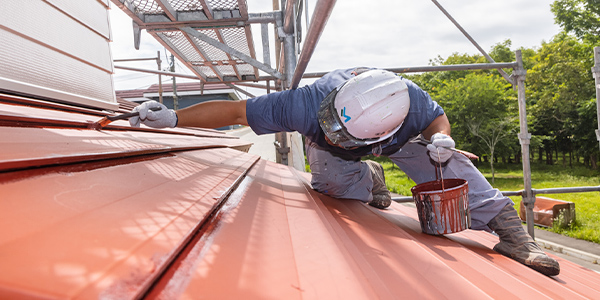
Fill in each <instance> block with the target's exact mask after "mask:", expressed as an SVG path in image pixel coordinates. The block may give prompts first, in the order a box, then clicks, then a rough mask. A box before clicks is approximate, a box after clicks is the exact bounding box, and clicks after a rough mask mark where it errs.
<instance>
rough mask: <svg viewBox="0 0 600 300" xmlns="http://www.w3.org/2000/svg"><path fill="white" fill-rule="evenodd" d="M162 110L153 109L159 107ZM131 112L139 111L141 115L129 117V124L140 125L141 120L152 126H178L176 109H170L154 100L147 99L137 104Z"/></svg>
mask: <svg viewBox="0 0 600 300" xmlns="http://www.w3.org/2000/svg"><path fill="white" fill-rule="evenodd" d="M158 107H160V108H161V109H160V110H156V111H155V110H151V109H152V108H158ZM131 112H139V113H140V115H139V116H135V117H131V118H129V124H131V126H133V127H140V122H141V123H143V124H144V125H146V126H149V127H152V128H165V127H171V128H173V127H175V126H177V114H176V113H175V111H174V110H172V109H168V108H167V107H166V106H164V105H163V104H161V103H158V102H156V101H154V100H152V101H146V102H144V103H142V104H140V105H138V106H136V107H135V108H134V109H133V110H131Z"/></svg>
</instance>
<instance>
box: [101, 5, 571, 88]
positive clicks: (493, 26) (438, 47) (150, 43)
mask: <svg viewBox="0 0 600 300" xmlns="http://www.w3.org/2000/svg"><path fill="white" fill-rule="evenodd" d="M317 1H318V0H307V2H308V6H309V15H310V16H312V12H313V7H314V5H315V3H316V2H317ZM553 1H554V0H528V1H522V0H502V1H500V0H438V2H439V3H440V4H441V5H442V6H443V7H444V8H445V9H446V10H447V11H448V12H449V13H450V15H451V16H452V17H453V18H454V19H455V20H456V21H457V22H458V23H459V24H460V25H461V26H462V27H463V28H464V29H465V30H466V31H467V32H468V33H469V34H470V35H471V37H472V38H473V39H474V40H475V41H476V42H477V43H478V44H479V45H480V46H481V48H483V49H484V50H485V51H488V52H489V51H490V50H491V49H492V47H493V46H494V45H496V44H498V43H502V42H503V41H505V40H507V39H510V40H511V41H512V49H513V50H514V49H518V48H520V47H525V48H533V47H540V46H541V44H542V42H543V41H550V40H551V39H552V37H553V36H554V35H556V34H557V33H558V32H559V31H560V27H559V26H558V25H556V24H554V15H553V14H552V12H551V11H550V4H551V3H552V2H553ZM247 5H248V10H249V12H251V13H258V12H270V11H273V9H272V0H247ZM111 7H112V9H111V10H110V12H109V13H110V20H111V30H112V37H113V40H112V43H111V49H112V50H111V51H112V56H113V59H128V58H149V57H156V55H157V51H160V52H161V57H162V60H163V64H162V67H163V70H164V69H165V68H166V66H167V63H166V59H165V49H164V47H163V46H162V45H160V44H159V43H158V42H157V41H156V40H154V38H153V37H152V36H150V35H149V34H147V33H146V32H145V31H142V38H141V45H140V50H136V49H135V48H134V46H133V30H132V26H131V22H132V21H131V19H130V18H129V17H128V16H127V15H126V14H125V13H123V12H122V11H121V10H120V9H119V8H118V7H116V6H115V5H113V4H112V3H111ZM252 33H253V35H254V36H255V42H254V46H255V49H256V57H258V58H259V60H261V61H262V49H261V42H260V40H259V39H260V27H259V25H252ZM271 49H274V46H271ZM452 53H461V54H463V53H466V54H470V55H473V54H479V51H478V50H477V49H476V48H475V46H473V45H472V44H471V42H469V40H467V38H466V37H465V36H464V35H463V34H462V33H461V32H460V31H459V30H458V29H457V28H456V27H455V26H454V24H452V22H451V21H450V20H449V19H448V18H447V17H446V16H445V15H444V14H443V13H442V12H441V11H440V9H439V8H438V7H437V6H436V5H435V4H434V3H433V2H432V1H415V0H412V1H409V0H376V1H364V0H363V1H359V0H339V1H336V4H335V6H334V8H333V11H332V13H331V16H330V17H329V20H328V22H327V25H326V26H325V29H324V30H323V33H322V35H321V38H320V39H319V42H318V44H317V47H316V49H315V52H314V54H313V56H312V57H311V60H310V62H309V64H308V66H307V69H306V73H310V72H326V71H331V70H334V69H338V68H349V67H355V66H369V67H377V68H399V67H415V66H426V65H429V62H430V60H431V59H435V58H436V57H438V56H441V57H443V58H446V57H448V56H449V55H451V54H452ZM271 61H275V60H274V58H272V59H271ZM115 65H125V66H130V67H137V68H144V69H152V70H156V69H157V65H156V62H154V61H148V62H126V63H125V62H119V63H115ZM176 72H177V73H184V74H192V73H191V72H190V71H189V70H187V69H186V68H185V66H184V65H183V64H182V63H177V64H176ZM157 80H158V76H157V75H152V74H146V73H139V72H132V71H125V70H119V69H115V75H114V81H115V88H116V89H117V90H122V89H136V88H145V87H148V86H150V85H151V84H154V83H157ZM177 81H178V82H182V81H184V80H183V79H181V78H178V79H177ZM163 82H170V79H165V78H164V76H163ZM309 82H310V80H309V81H304V80H303V81H302V82H301V83H300V86H302V85H304V84H306V83H309ZM250 92H251V93H253V94H254V95H256V96H258V95H260V94H262V93H265V92H266V91H263V90H260V89H259V90H256V89H251V90H250ZM242 96H243V95H242ZM243 97H245V96H243Z"/></svg>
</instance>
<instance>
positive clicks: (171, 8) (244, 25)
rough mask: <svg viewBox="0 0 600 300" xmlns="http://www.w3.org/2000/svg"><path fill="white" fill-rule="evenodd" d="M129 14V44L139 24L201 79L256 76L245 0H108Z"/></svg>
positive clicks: (230, 79)
mask: <svg viewBox="0 0 600 300" xmlns="http://www.w3.org/2000/svg"><path fill="white" fill-rule="evenodd" d="M112 2H113V3H115V4H116V5H118V6H119V8H121V9H122V10H123V11H124V12H125V13H127V14H128V15H129V16H130V17H131V18H132V19H133V27H134V39H135V41H134V43H135V46H136V48H139V42H140V41H139V36H140V35H139V33H140V31H141V30H142V29H145V30H146V31H147V32H148V33H150V34H151V35H152V36H154V37H155V38H156V39H157V40H158V41H159V42H160V43H161V44H162V45H163V46H164V47H166V48H167V49H168V50H169V52H171V53H172V54H173V55H175V56H176V57H177V58H178V59H179V60H180V61H181V62H183V63H184V64H185V65H186V67H187V68H188V69H189V70H191V71H192V72H193V73H194V74H195V75H197V76H198V78H199V79H200V80H202V81H203V82H237V81H256V80H258V77H259V73H258V72H259V69H261V70H263V71H265V72H266V73H268V74H269V75H271V76H274V77H276V78H281V74H280V73H279V72H277V71H276V70H274V69H272V68H271V67H270V66H268V65H265V64H263V63H261V62H259V61H257V60H256V55H255V50H254V43H253V40H252V32H251V28H250V26H249V22H247V21H248V9H247V6H246V1H245V0H113V1H112Z"/></svg>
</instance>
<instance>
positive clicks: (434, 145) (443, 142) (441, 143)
mask: <svg viewBox="0 0 600 300" xmlns="http://www.w3.org/2000/svg"><path fill="white" fill-rule="evenodd" d="M454 146H455V143H454V140H453V139H452V138H451V137H450V136H448V135H445V134H443V133H436V134H434V135H432V136H431V144H429V145H427V150H429V157H431V159H433V161H436V162H439V163H445V162H446V161H448V160H449V159H450V157H452V150H450V149H449V148H454Z"/></svg>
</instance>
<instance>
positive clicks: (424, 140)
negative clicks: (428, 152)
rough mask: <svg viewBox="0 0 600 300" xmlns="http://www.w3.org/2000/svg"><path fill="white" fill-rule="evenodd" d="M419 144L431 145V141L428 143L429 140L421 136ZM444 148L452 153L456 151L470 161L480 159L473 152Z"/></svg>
mask: <svg viewBox="0 0 600 300" xmlns="http://www.w3.org/2000/svg"><path fill="white" fill-rule="evenodd" d="M418 142H419V143H420V144H423V145H427V144H431V141H428V140H426V139H425V138H423V137H421V136H419V138H418ZM442 148H446V149H448V150H452V151H454V152H456V153H460V154H462V155H464V156H466V157H467V158H469V159H479V156H477V155H475V154H473V153H471V152H468V151H464V150H459V149H456V148H451V147H442Z"/></svg>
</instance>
